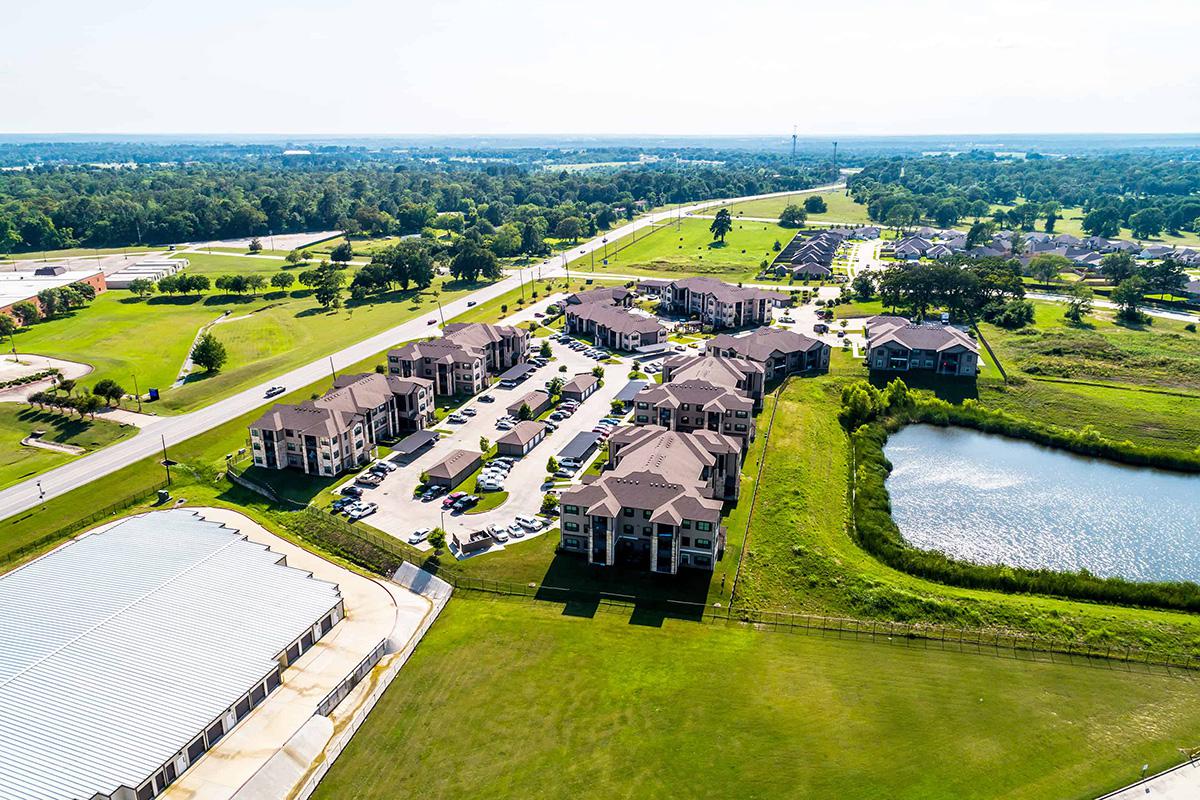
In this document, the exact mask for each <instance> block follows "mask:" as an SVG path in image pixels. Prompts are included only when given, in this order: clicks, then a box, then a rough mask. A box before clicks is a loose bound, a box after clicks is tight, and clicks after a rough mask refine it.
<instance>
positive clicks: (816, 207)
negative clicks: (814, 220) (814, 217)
mask: <svg viewBox="0 0 1200 800" xmlns="http://www.w3.org/2000/svg"><path fill="white" fill-rule="evenodd" d="M804 210H805V211H807V212H808V213H809V214H824V213H825V212H826V211H828V210H829V206H827V205H825V198H824V197H821V195H819V194H810V195H809V196H808V197H806V198H804Z"/></svg>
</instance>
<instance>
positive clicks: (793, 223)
mask: <svg viewBox="0 0 1200 800" xmlns="http://www.w3.org/2000/svg"><path fill="white" fill-rule="evenodd" d="M807 221H808V212H807V211H805V210H804V209H803V208H802V207H800V206H798V205H796V204H795V203H790V204H788V206H787V207H786V208H784V209H783V213H781V214H780V215H779V225H780V226H781V227H784V228H799V227H801V226H802V225H804V223H805V222H807Z"/></svg>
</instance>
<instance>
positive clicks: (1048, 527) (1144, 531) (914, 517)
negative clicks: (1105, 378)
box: [884, 425, 1200, 581]
mask: <svg viewBox="0 0 1200 800" xmlns="http://www.w3.org/2000/svg"><path fill="white" fill-rule="evenodd" d="M884 453H885V454H886V455H887V457H888V460H889V461H891V462H892V467H893V469H892V474H891V475H890V477H889V478H888V480H887V488H888V493H889V494H890V495H891V500H892V517H893V519H895V520H896V524H897V525H898V526H899V527H900V532H901V533H902V534H903V535H904V538H905V539H906V540H908V542H909V543H910V544H912V545H914V546H916V547H921V548H924V549H928V550H941V551H942V552H944V553H946V554H947V555H950V556H953V557H955V558H960V559H966V560H970V561H975V562H979V563H989V564H1010V565H1012V566H1018V567H1030V568H1040V567H1047V568H1050V569H1056V570H1070V571H1076V570H1080V569H1087V570H1089V571H1090V572H1092V573H1094V574H1096V575H1104V576H1113V575H1119V576H1121V577H1125V578H1130V579H1134V580H1144V581H1149V580H1172V581H1174V580H1191V581H1200V476H1198V475H1186V474H1181V473H1175V472H1167V471H1164V470H1157V469H1151V468H1146V467H1130V466H1125V465H1123V464H1117V463H1114V462H1111V461H1104V460H1101V459H1095V458H1087V457H1085V456H1077V455H1074V454H1072V453H1068V452H1066V451H1063V450H1056V449H1053V448H1048V447H1042V446H1040V445H1036V444H1032V443H1030V442H1026V441H1024V440H1021V439H1010V438H1007V437H1003V436H996V435H993V434H986V433H979V432H978V431H972V430H969V429H964V428H940V427H935V426H932V425H909V426H907V427H905V428H902V429H901V430H900V431H898V432H897V433H895V434H893V435H892V436H891V437H889V439H888V442H887V444H886V445H885V446H884Z"/></svg>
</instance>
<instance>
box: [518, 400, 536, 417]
mask: <svg viewBox="0 0 1200 800" xmlns="http://www.w3.org/2000/svg"><path fill="white" fill-rule="evenodd" d="M517 419H519V420H528V419H533V409H532V408H530V407H529V403H521V407H520V408H519V409H517Z"/></svg>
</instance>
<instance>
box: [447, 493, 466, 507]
mask: <svg viewBox="0 0 1200 800" xmlns="http://www.w3.org/2000/svg"><path fill="white" fill-rule="evenodd" d="M466 495H467V493H466V492H451V493H450V494H448V495H446V497H445V499H444V500H442V508H449V507H450V506H452V505H454V503H455V501H456V500H458V498H460V497H466Z"/></svg>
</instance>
